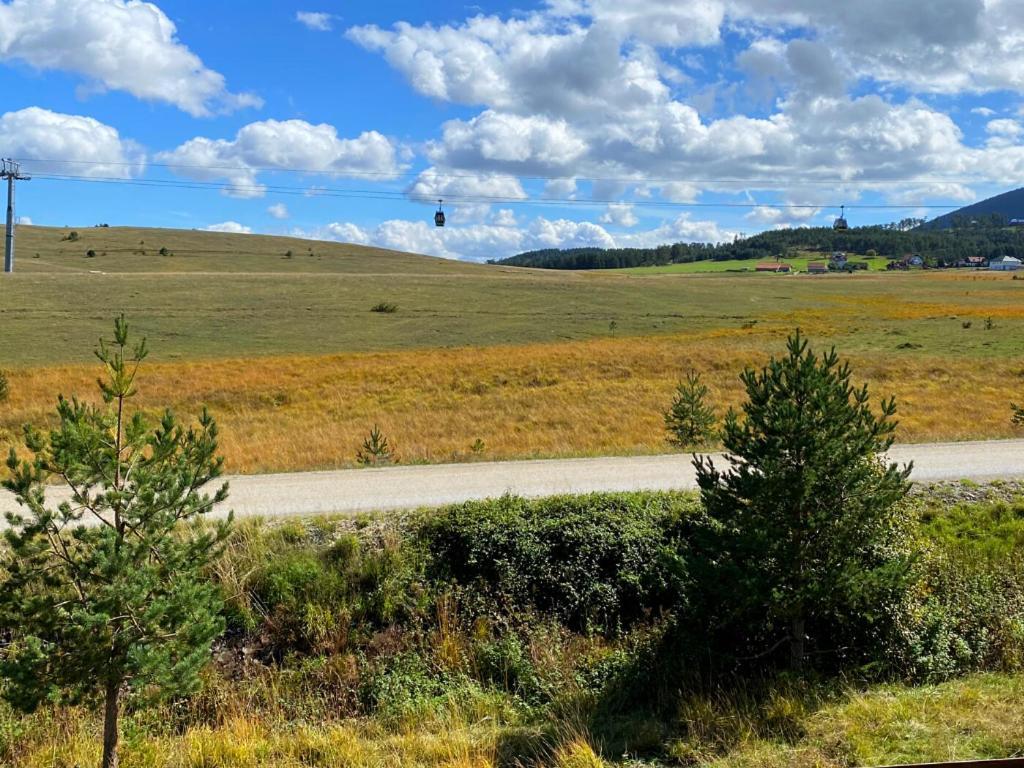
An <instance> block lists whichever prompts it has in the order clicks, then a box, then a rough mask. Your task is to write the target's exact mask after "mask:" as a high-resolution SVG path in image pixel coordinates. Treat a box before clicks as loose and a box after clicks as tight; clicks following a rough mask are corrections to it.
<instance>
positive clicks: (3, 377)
mask: <svg viewBox="0 0 1024 768" xmlns="http://www.w3.org/2000/svg"><path fill="white" fill-rule="evenodd" d="M10 395H11V385H10V383H9V382H8V381H7V374H5V373H4V372H3V371H0V403H2V402H3V401H4V400H6V399H7V398H8V397H10Z"/></svg>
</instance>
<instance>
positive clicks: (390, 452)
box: [356, 424, 396, 467]
mask: <svg viewBox="0 0 1024 768" xmlns="http://www.w3.org/2000/svg"><path fill="white" fill-rule="evenodd" d="M395 461H396V458H395V451H394V446H392V444H391V443H390V442H389V441H388V439H387V437H385V436H384V434H383V433H382V432H381V431H380V427H378V426H377V425H376V424H374V425H373V429H371V430H370V434H369V435H368V436H367V438H366V439H365V440H363V445H362V447H361V448H360V449H359V450H358V451H356V462H357V463H358V464H359V465H360V466H364V467H378V466H381V465H385V464H394V463H395Z"/></svg>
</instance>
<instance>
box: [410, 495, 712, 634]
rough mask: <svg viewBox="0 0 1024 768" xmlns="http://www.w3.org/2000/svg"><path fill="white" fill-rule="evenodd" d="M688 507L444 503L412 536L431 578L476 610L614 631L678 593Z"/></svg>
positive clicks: (670, 499)
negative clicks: (678, 532) (679, 529)
mask: <svg viewBox="0 0 1024 768" xmlns="http://www.w3.org/2000/svg"><path fill="white" fill-rule="evenodd" d="M694 509H695V508H694V502H693V501H692V499H691V498H690V497H686V496H679V495H657V494H620V495H593V496H562V497H557V498H552V499H545V500H542V501H527V500H525V499H521V498H516V497H511V496H506V497H504V498H502V499H498V500H493V501H486V502H472V503H468V504H463V505H460V506H455V507H450V508H448V509H446V510H444V511H442V512H440V513H439V514H436V515H433V516H430V517H427V518H426V519H425V520H424V521H423V522H422V524H421V525H420V527H419V531H418V533H419V535H420V537H421V538H422V540H423V542H424V544H425V546H426V548H427V550H428V553H429V566H428V575H429V577H430V578H431V579H434V580H437V581H440V582H450V583H453V584H454V585H456V587H457V588H458V589H459V590H460V592H461V593H462V596H463V598H464V601H465V603H466V605H467V607H468V608H469V609H470V611H471V612H473V613H475V614H476V615H496V614H497V615H501V616H506V617H510V618H512V617H516V616H519V617H526V616H528V615H529V614H531V613H534V612H539V613H540V614H542V615H545V616H549V617H552V618H555V619H557V620H559V621H561V622H562V623H563V624H564V625H565V626H567V627H568V628H570V629H573V630H576V631H582V632H600V633H604V634H613V633H615V632H617V631H619V630H622V629H624V628H627V627H629V626H630V625H632V624H633V623H635V622H636V621H638V620H639V619H641V618H642V617H644V616H647V615H650V614H651V613H654V612H657V611H661V610H665V609H669V608H671V607H672V606H673V605H675V604H676V603H677V602H678V601H679V600H680V599H681V598H682V595H683V587H684V584H685V581H686V575H685V568H684V567H683V563H682V560H681V558H680V556H679V553H678V551H677V548H676V545H675V542H673V540H672V536H673V532H674V530H675V528H674V526H675V523H676V522H677V520H678V519H679V518H680V517H685V516H689V515H693V514H694Z"/></svg>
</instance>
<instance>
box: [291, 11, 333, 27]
mask: <svg viewBox="0 0 1024 768" xmlns="http://www.w3.org/2000/svg"><path fill="white" fill-rule="evenodd" d="M295 20H296V21H298V22H299V23H300V24H302V25H303V26H305V27H307V28H309V29H312V30H313V31H314V32H330V31H331V29H332V28H333V27H334V14H331V13H322V12H320V11H297V12H296V14H295Z"/></svg>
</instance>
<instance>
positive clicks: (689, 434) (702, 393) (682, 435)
mask: <svg viewBox="0 0 1024 768" xmlns="http://www.w3.org/2000/svg"><path fill="white" fill-rule="evenodd" d="M708 392H709V391H708V388H707V386H706V385H705V384H704V383H703V382H702V381H701V377H700V374H699V373H697V372H696V371H690V373H688V374H687V375H686V380H685V381H681V382H679V385H678V386H677V387H676V394H675V398H674V399H673V400H672V405H671V406H670V407H669V409H668V412H667V413H666V414H665V429H667V430H668V433H669V442H670V443H672V444H673V445H676V446H678V447H680V448H692V447H698V446H703V445H707V444H708V443H709V442H710V441H711V439H712V437H713V436H714V433H715V424H716V421H717V420H716V419H715V411H714V409H713V408H711V406H710V405H708Z"/></svg>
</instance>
